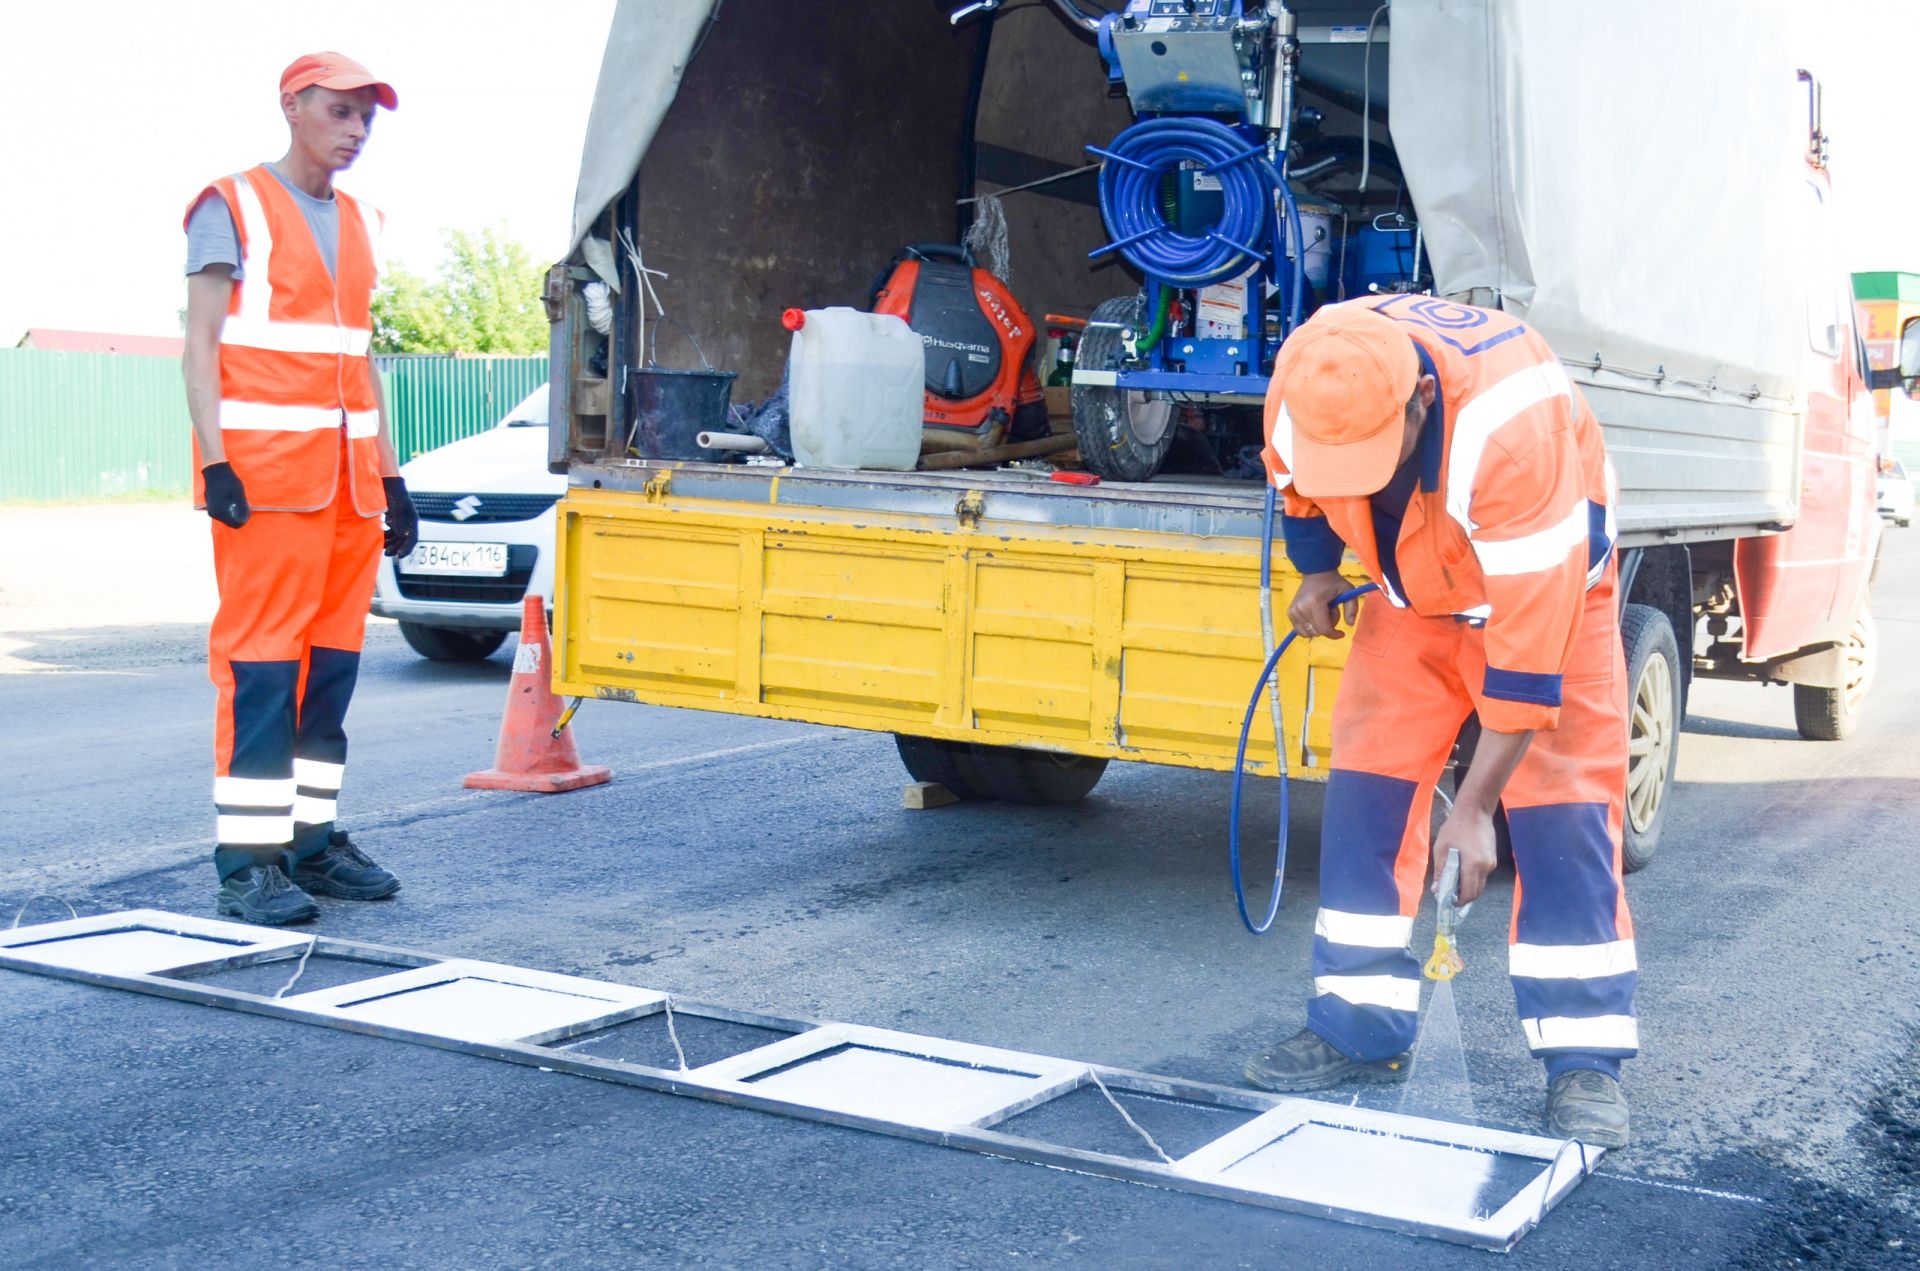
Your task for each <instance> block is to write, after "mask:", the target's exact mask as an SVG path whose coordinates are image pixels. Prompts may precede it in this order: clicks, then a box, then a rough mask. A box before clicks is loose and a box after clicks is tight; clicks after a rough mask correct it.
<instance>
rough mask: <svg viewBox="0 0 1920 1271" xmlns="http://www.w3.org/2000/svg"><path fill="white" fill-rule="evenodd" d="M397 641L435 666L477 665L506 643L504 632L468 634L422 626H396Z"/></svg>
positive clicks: (419, 624) (451, 629) (468, 632)
mask: <svg viewBox="0 0 1920 1271" xmlns="http://www.w3.org/2000/svg"><path fill="white" fill-rule="evenodd" d="M400 638H401V639H403V640H405V641H406V642H407V643H408V644H409V645H411V646H413V651H414V652H415V653H418V654H419V655H420V656H421V657H423V658H432V659H433V660H434V661H435V662H478V661H479V660H480V659H482V658H484V657H487V656H488V655H489V654H491V653H492V652H493V651H494V650H495V649H497V648H499V647H500V646H501V645H503V644H505V643H506V642H507V633H506V632H504V631H469V630H466V629H464V628H461V627H430V626H428V625H427V624H426V623H424V622H403V623H401V624H400Z"/></svg>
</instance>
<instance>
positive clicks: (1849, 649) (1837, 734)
mask: <svg viewBox="0 0 1920 1271" xmlns="http://www.w3.org/2000/svg"><path fill="white" fill-rule="evenodd" d="M1876 652H1877V649H1876V640H1875V633H1874V626H1873V615H1872V614H1871V613H1868V612H1867V611H1866V610H1865V609H1862V610H1861V611H1860V616H1859V617H1857V618H1855V619H1854V620H1853V626H1852V628H1851V629H1850V630H1849V631H1848V632H1847V644H1846V683H1844V684H1842V685H1841V686H1840V687H1839V688H1815V687H1814V686H1813V685H1811V684H1796V685H1794V686H1793V723H1794V726H1795V727H1796V728H1798V729H1799V730H1800V735H1801V736H1802V737H1805V738H1807V739H1809V740H1811V741H1839V740H1841V739H1842V738H1844V737H1846V736H1847V735H1848V734H1849V733H1851V732H1852V731H1853V728H1854V725H1855V724H1857V723H1858V722H1859V721H1860V708H1861V706H1862V705H1864V704H1865V702H1866V700H1867V690H1868V689H1870V688H1872V687H1873V666H1874V657H1875V654H1876Z"/></svg>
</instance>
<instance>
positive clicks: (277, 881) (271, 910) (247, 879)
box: [213, 865, 320, 927]
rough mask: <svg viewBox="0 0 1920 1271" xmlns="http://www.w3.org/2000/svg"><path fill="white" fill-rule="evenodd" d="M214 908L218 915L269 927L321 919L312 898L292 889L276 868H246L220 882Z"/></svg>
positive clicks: (261, 866)
mask: <svg viewBox="0 0 1920 1271" xmlns="http://www.w3.org/2000/svg"><path fill="white" fill-rule="evenodd" d="M213 903H214V907H215V908H216V909H218V910H219V911H220V913H221V914H223V915H225V916H227V917H232V918H238V919H240V920H241V921H243V922H257V923H261V924H262V925H264V926H268V927H284V926H286V925H287V924H288V923H294V922H312V921H313V920H314V919H315V918H318V917H319V916H320V906H318V905H316V904H314V903H313V897H311V896H309V895H307V893H305V892H303V891H301V890H300V889H299V888H298V887H295V886H294V885H293V884H292V883H291V882H289V881H288V880H287V876H286V875H285V874H283V873H281V872H280V867H279V866H278V865H249V866H248V867H247V868H245V869H243V870H241V871H240V872H239V873H237V874H229V875H227V876H226V877H225V878H224V879H222V880H221V881H220V890H219V891H217V892H215V893H214V896H213Z"/></svg>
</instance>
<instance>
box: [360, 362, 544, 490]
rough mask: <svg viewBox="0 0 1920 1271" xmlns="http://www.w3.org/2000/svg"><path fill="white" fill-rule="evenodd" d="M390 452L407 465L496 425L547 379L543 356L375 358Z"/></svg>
mask: <svg viewBox="0 0 1920 1271" xmlns="http://www.w3.org/2000/svg"><path fill="white" fill-rule="evenodd" d="M374 365H375V366H377V367H379V368H380V382H381V384H382V386H383V387H384V388H385V390H386V397H387V419H388V422H389V423H390V424H391V426H392V428H393V448H394V450H395V451H397V452H398V453H399V455H400V462H402V463H405V462H406V461H407V460H409V459H411V458H413V457H414V456H415V455H418V454H425V453H426V452H427V451H429V450H432V449H435V448H436V447H439V446H444V445H446V444H447V443H448V442H450V441H458V440H460V438H462V437H471V436H473V434H475V433H477V432H483V431H485V430H486V429H487V428H490V427H491V426H493V425H494V424H497V423H499V422H500V420H501V419H502V418H504V417H505V416H506V413H507V412H508V411H510V410H512V409H513V408H514V407H515V406H517V405H519V404H520V401H521V399H522V398H524V397H526V395H527V394H529V393H531V392H532V391H533V390H534V389H536V388H538V387H540V385H542V384H544V383H546V380H547V359H546V358H544V357H448V356H444V355H428V354H418V353H409V354H399V355H395V356H389V357H377V358H375V359H374Z"/></svg>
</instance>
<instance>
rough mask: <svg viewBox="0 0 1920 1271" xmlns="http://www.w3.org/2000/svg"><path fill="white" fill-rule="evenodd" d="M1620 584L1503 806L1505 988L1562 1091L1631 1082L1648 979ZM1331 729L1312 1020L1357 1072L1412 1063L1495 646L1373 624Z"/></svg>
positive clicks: (1398, 622) (1403, 614)
mask: <svg viewBox="0 0 1920 1271" xmlns="http://www.w3.org/2000/svg"><path fill="white" fill-rule="evenodd" d="M1616 585H1617V570H1616V569H1615V567H1612V566H1610V567H1609V568H1608V571H1607V573H1606V575H1605V576H1604V577H1603V578H1602V579H1601V581H1600V582H1599V583H1598V584H1597V585H1596V586H1594V588H1593V589H1592V590H1591V591H1589V592H1588V593H1587V598H1586V606H1585V610H1584V612H1583V614H1582V616H1581V626H1580V632H1579V635H1578V637H1577V639H1576V641H1575V647H1574V653H1573V658H1572V662H1571V664H1570V665H1569V666H1568V667H1567V670H1566V673H1565V675H1564V676H1563V677H1562V687H1561V706H1560V723H1559V727H1558V728H1557V729H1554V730H1553V731H1551V732H1549V731H1544V730H1543V731H1540V732H1538V733H1536V734H1535V735H1534V738H1533V742H1532V744H1531V745H1530V746H1529V747H1528V749H1527V752H1526V756H1525V757H1524V758H1523V759H1522V760H1521V761H1520V766H1519V767H1518V768H1517V769H1516V770H1515V772H1514V774H1513V777H1512V779H1511V780H1510V781H1509V782H1508V783H1507V787H1506V790H1505V792H1504V794H1503V796H1502V803H1503V805H1504V806H1505V808H1506V813H1507V824H1508V827H1509V829H1510V830H1511V831H1512V837H1513V858H1514V865H1515V868H1516V870H1517V872H1518V875H1519V878H1518V881H1517V882H1516V883H1515V885H1514V907H1513V917H1512V923H1511V926H1510V928H1509V936H1508V938H1509V948H1508V971H1509V973H1510V975H1511V977H1512V981H1513V991H1514V999H1515V1002H1516V1004H1517V1006H1518V1008H1519V1012H1520V1023H1521V1027H1522V1028H1523V1029H1524V1031H1525V1033H1526V1036H1527V1042H1528V1045H1529V1047H1530V1048H1531V1049H1532V1051H1533V1053H1534V1054H1535V1055H1536V1056H1538V1057H1539V1058H1541V1059H1542V1060H1544V1061H1545V1062H1546V1064H1547V1067H1548V1073H1549V1077H1550V1078H1551V1077H1552V1076H1555V1075H1558V1073H1559V1071H1562V1070H1564V1069H1566V1068H1576V1067H1586V1068H1596V1069H1599V1070H1601V1071H1606V1072H1611V1073H1613V1074H1614V1075H1616V1076H1617V1075H1618V1071H1619V1064H1620V1060H1621V1059H1623V1058H1627V1057H1630V1056H1632V1055H1633V1054H1634V1053H1635V1052H1636V1050H1637V1048H1638V1038H1639V1033H1638V1025H1637V1022H1636V1020H1635V1017H1634V1009H1633V994H1634V986H1635V981H1636V978H1637V968H1638V963H1637V961H1636V959H1635V954H1634V946H1633V923H1632V920H1631V918H1629V916H1628V914H1627V902H1626V896H1625V892H1624V890H1623V889H1622V886H1621V868H1620V867H1621V861H1620V835H1621V827H1622V824H1623V816H1624V811H1625V799H1626V775H1627V685H1626V667H1625V664H1624V658H1623V656H1622V653H1621V648H1620V627H1619V619H1618V613H1617V609H1616V606H1615V588H1616ZM1352 640H1353V649H1352V652H1351V653H1350V654H1349V656H1348V658H1347V664H1346V670H1345V673H1344V674H1343V675H1342V676H1341V680H1340V692H1339V699H1338V701H1337V702H1336V703H1335V705H1334V711H1333V766H1332V772H1331V774H1330V775H1329V777H1328V780H1327V793H1326V805H1325V807H1326V810H1325V814H1324V816H1323V819H1322V828H1321V841H1320V912H1319V915H1318V917H1317V919H1316V921H1315V924H1314V941H1313V975H1314V996H1313V998H1312V999H1311V1001H1310V1002H1309V1003H1308V1007H1307V1020H1308V1023H1309V1025H1310V1026H1311V1027H1312V1028H1313V1030H1314V1031H1315V1032H1317V1033H1318V1034H1320V1036H1321V1037H1323V1038H1325V1039H1326V1040H1327V1041H1328V1042H1329V1043H1331V1044H1332V1045H1333V1046H1334V1047H1335V1048H1336V1049H1338V1050H1339V1051H1341V1052H1342V1053H1343V1054H1345V1055H1347V1056H1348V1057H1349V1058H1351V1059H1359V1060H1377V1059H1384V1058H1387V1057H1389V1056H1391V1055H1396V1054H1399V1053H1400V1052H1402V1051H1404V1050H1407V1049H1408V1048H1409V1047H1411V1046H1412V1044H1413V1041H1414V1037H1415V1034H1416V1032H1417V1029H1418V1024H1419V1007H1420V980H1421V973H1420V967H1421V964H1420V962H1419V961H1418V960H1417V959H1416V958H1415V957H1414V955H1413V953H1412V952H1411V950H1410V948H1409V945H1410V943H1411V940H1412V935H1413V920H1414V916H1415V914H1416V913H1418V911H1419V908H1420V904H1421V901H1422V899H1423V898H1424V897H1425V895H1426V886H1425V885H1426V881H1427V877H1428V870H1429V831H1430V828H1431V815H1432V811H1431V810H1432V800H1433V790H1434V784H1435V782H1437V781H1438V779H1439V777H1440V774H1441V772H1442V770H1443V769H1444V768H1445V766H1446V763H1447V759H1448V756H1449V753H1450V752H1451V750H1452V747H1453V742H1454V738H1455V736H1456V734H1457V733H1458V731H1459V729H1460V726H1461V724H1462V723H1464V722H1465V721H1466V719H1467V717H1468V715H1469V714H1470V713H1471V712H1472V711H1473V710H1474V709H1475V708H1476V706H1477V704H1478V702H1479V700H1480V697H1481V694H1482V686H1483V682H1484V680H1485V678H1486V667H1487V663H1486V651H1485V642H1484V640H1483V638H1482V633H1481V631H1480V630H1479V629H1478V628H1477V627H1474V626H1470V625H1468V624H1466V623H1464V622H1456V621H1454V620H1452V619H1450V618H1423V617H1420V616H1418V615H1416V614H1414V613H1413V612H1411V611H1410V610H1406V609H1396V608H1394V607H1393V606H1392V605H1391V604H1389V603H1388V602H1387V601H1386V600H1385V599H1384V598H1383V597H1381V596H1380V595H1379V594H1377V593H1376V594H1372V595H1369V596H1367V597H1366V598H1365V599H1364V600H1363V601H1362V602H1361V607H1360V619H1359V623H1358V625H1357V627H1356V629H1355V631H1354V634H1353V637H1352Z"/></svg>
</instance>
